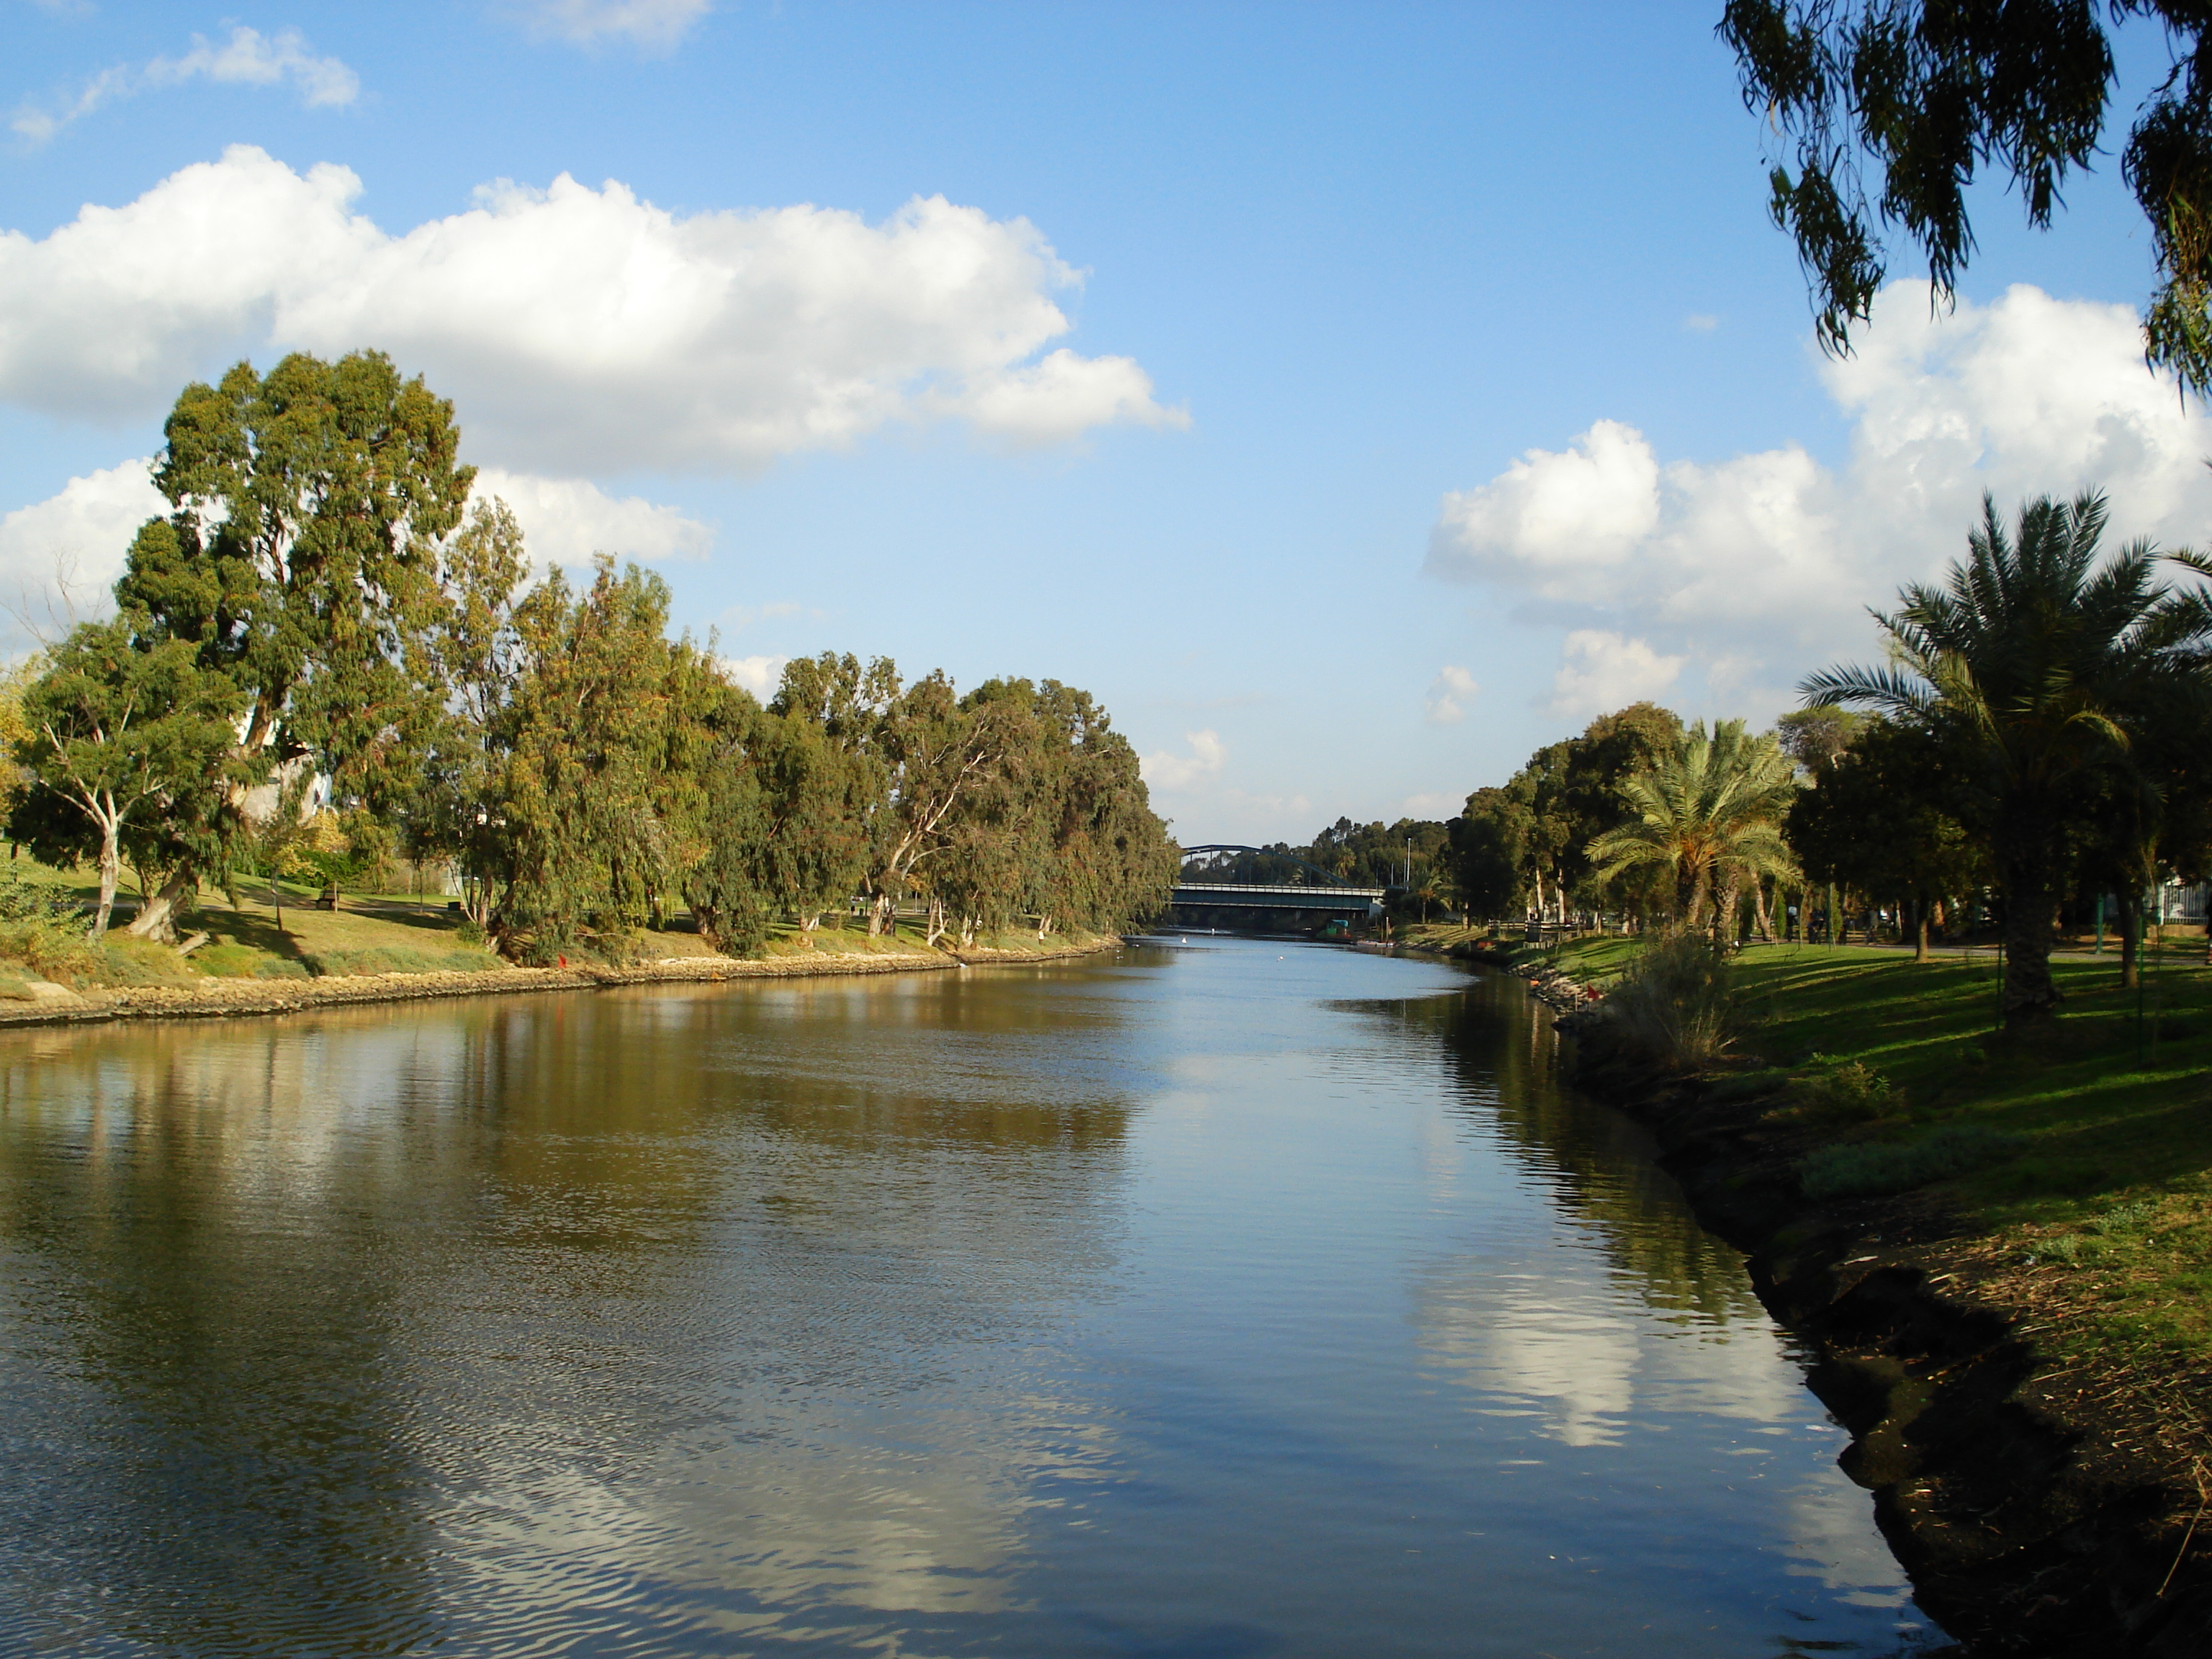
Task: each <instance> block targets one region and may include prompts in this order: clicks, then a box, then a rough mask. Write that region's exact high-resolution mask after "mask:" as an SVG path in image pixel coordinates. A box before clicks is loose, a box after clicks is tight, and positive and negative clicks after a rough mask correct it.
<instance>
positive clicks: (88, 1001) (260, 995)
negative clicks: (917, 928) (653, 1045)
mask: <svg viewBox="0 0 2212 1659" xmlns="http://www.w3.org/2000/svg"><path fill="white" fill-rule="evenodd" d="M1120 946H1121V940H1120V939H1098V940H1092V941H1090V942H1088V943H1085V944H1083V945H1073V946H1070V947H1068V948H1067V949H1065V950H1059V951H976V952H972V953H967V954H963V955H961V956H955V955H952V954H951V953H949V952H946V951H810V952H808V953H806V954H805V955H803V956H787V957H668V958H665V959H664V960H662V961H659V962H647V963H633V964H631V965H629V966H626V967H615V966H611V965H607V964H604V963H578V964H574V965H572V966H568V967H563V968H495V969H486V970H484V971H483V972H478V973H453V972H444V973H428V974H409V973H390V974H351V975H329V976H326V977H323V978H315V979H309V978H300V979H275V980H264V979H248V980H239V979H204V980H197V981H191V982H190V983H187V984H183V985H147V986H129V987H116V988H111V989H106V990H92V991H85V992H82V993H80V992H75V991H71V990H70V989H69V988H68V987H65V986H60V985H50V984H48V983H47V982H46V981H43V980H33V981H26V984H27V987H30V989H31V993H32V999H33V1000H29V1001H26V1002H21V1003H14V1004H9V1005H0V1029H4V1028H5V1027H8V1026H11V1025H52V1024H99V1023H101V1022H105V1021H109V1020H118V1019H195V1018H197V1019H228V1018H246V1017H248V1016H252V1015H257V1014H291V1013H301V1012H307V1011H308V1010H311V1009H316V1008H331V1007H346V1006H354V1005H356V1004H368V1003H379V1002H417V1001H422V1000H429V999H435V998H442V997H465V996H511V995H513V994H517V993H520V992H529V991H587V990H594V989H609V988H613V987H619V986H629V985H659V984H680V983H720V982H723V981H731V980H752V979H813V978H821V977H829V976H836V975H856V974H911V973H945V972H951V971H957V969H960V968H962V967H963V966H966V965H968V964H969V963H970V962H971V961H972V962H975V963H983V962H989V963H1024V962H1047V961H1055V960H1060V959H1062V958H1066V957H1082V956H1091V955H1095V954H1097V952H1099V951H1111V950H1116V949H1118V948H1120ZM40 987H44V989H43V990H41V989H40Z"/></svg>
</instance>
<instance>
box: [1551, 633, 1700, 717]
mask: <svg viewBox="0 0 2212 1659" xmlns="http://www.w3.org/2000/svg"><path fill="white" fill-rule="evenodd" d="M1560 654H1561V655H1562V656H1563V657H1564V658H1565V661H1564V662H1562V663H1561V664H1560V665H1559V674H1558V675H1557V676H1556V677H1555V678H1553V681H1552V698H1551V702H1549V703H1548V704H1547V708H1549V710H1550V712H1551V713H1553V714H1557V715H1559V716H1560V717H1562V718H1564V719H1570V720H1583V719H1587V718H1589V717H1590V716H1593V715H1596V714H1604V713H1605V712H1606V711H1607V709H1610V708H1622V707H1624V706H1625V705H1626V704H1628V703H1632V702H1642V701H1643V700H1644V699H1645V698H1647V697H1649V698H1650V699H1652V700H1653V701H1655V702H1656V701H1657V700H1658V699H1660V698H1662V697H1664V696H1666V695H1667V693H1668V690H1671V689H1672V688H1673V686H1674V681H1675V678H1677V677H1678V676H1679V675H1680V673H1681V671H1682V665H1683V663H1684V662H1685V661H1686V660H1687V659H1686V658H1682V657H1662V656H1661V655H1660V654H1659V653H1657V652H1656V651H1654V650H1653V649H1652V648H1651V647H1650V646H1649V645H1648V644H1646V643H1645V642H1644V641H1642V640H1632V639H1624V638H1623V637H1622V636H1621V635H1618V634H1609V633H1607V632H1605V631H1604V630H1602V629H1595V628H1577V629H1575V630H1574V631H1573V632H1571V633H1570V634H1569V635H1567V638H1566V643H1565V646H1564V647H1562V649H1561V652H1560Z"/></svg>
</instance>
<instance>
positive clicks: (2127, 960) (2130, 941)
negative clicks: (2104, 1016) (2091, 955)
mask: <svg viewBox="0 0 2212 1659" xmlns="http://www.w3.org/2000/svg"><path fill="white" fill-rule="evenodd" d="M2119 899H2120V988H2121V989H2122V990H2124V991H2132V990H2134V989H2135V988H2136V987H2137V986H2138V985H2140V984H2142V915H2143V907H2142V894H2141V893H2137V892H2132V891H2130V890H2129V889H2128V885H2127V884H2126V883H2125V882H2123V883H2121V884H2120V894H2119Z"/></svg>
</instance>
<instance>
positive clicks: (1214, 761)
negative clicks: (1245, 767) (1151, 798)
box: [1140, 729, 1229, 791]
mask: <svg viewBox="0 0 2212 1659" xmlns="http://www.w3.org/2000/svg"><path fill="white" fill-rule="evenodd" d="M1182 735H1183V741H1184V742H1185V743H1187V744H1189V745H1190V752H1189V753H1188V754H1187V755H1178V754H1175V753H1173V752H1172V751H1170V750H1161V751H1160V752H1159V753H1158V754H1155V755H1146V757H1144V759H1143V761H1142V762H1141V763H1140V764H1141V767H1142V769H1143V772H1144V777H1145V783H1146V787H1149V788H1153V789H1165V790H1170V791H1172V790H1181V789H1189V788H1193V787H1195V786H1197V785H1199V784H1201V783H1207V782H1210V781H1212V780H1213V779H1215V778H1218V777H1219V776H1220V775H1221V769H1222V768H1223V767H1225V766H1226V765H1228V763H1229V745H1228V744H1225V743H1223V742H1222V741H1221V738H1220V737H1219V736H1218V734H1217V733H1215V732H1213V731H1212V730H1211V729H1208V730H1206V731H1203V732H1184V733H1183V734H1182Z"/></svg>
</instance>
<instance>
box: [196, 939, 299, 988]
mask: <svg viewBox="0 0 2212 1659" xmlns="http://www.w3.org/2000/svg"><path fill="white" fill-rule="evenodd" d="M191 963H192V966H193V967H195V968H197V969H199V970H200V972H202V973H204V974H207V975H211V976H212V977H214V978H216V979H305V978H306V977H307V964H306V963H302V962H297V961H295V960H294V959H293V958H292V957H280V956H277V955H276V954H274V953H273V952H270V951H262V950H257V949H256V948H255V947H254V946H252V945H240V944H237V943H234V942H233V941H230V940H225V941H224V942H223V943H222V944H220V945H202V946H201V947H200V948H199V949H198V950H197V951H193V952H192V955H191Z"/></svg>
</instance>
